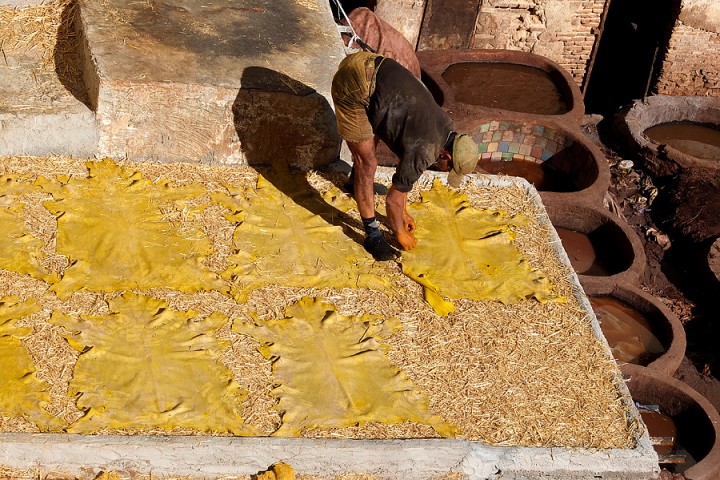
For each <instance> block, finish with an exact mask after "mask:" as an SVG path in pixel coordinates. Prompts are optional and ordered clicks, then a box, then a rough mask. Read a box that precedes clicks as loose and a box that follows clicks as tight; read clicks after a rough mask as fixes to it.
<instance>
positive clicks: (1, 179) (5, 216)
mask: <svg viewBox="0 0 720 480" xmlns="http://www.w3.org/2000/svg"><path fill="white" fill-rule="evenodd" d="M38 191H40V189H39V188H38V187H37V186H35V185H33V184H31V183H29V182H27V181H23V180H22V179H21V178H20V177H18V176H16V175H5V176H0V268H4V269H5V270H10V271H13V272H17V273H21V274H27V275H30V276H32V277H34V278H37V279H40V280H45V281H46V282H50V283H52V282H57V281H58V280H59V276H58V275H57V274H56V273H52V272H49V271H48V270H47V269H45V268H44V267H43V266H42V265H41V263H40V260H41V258H42V254H41V252H40V249H41V248H42V246H43V242H42V241H41V240H39V239H37V238H34V237H33V236H31V235H30V234H29V233H28V229H27V227H26V226H25V220H24V219H23V216H22V213H23V210H24V208H25V204H24V203H23V202H22V201H20V195H22V194H24V193H33V192H38Z"/></svg>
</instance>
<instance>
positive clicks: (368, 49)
mask: <svg viewBox="0 0 720 480" xmlns="http://www.w3.org/2000/svg"><path fill="white" fill-rule="evenodd" d="M333 2H334V3H335V6H336V7H337V8H338V11H339V12H340V13H341V14H342V16H343V17H345V21H346V22H347V25H338V27H337V28H338V32H340V36H341V37H342V35H343V33H345V34H350V33H352V36H351V37H350V41H349V42H348V44H347V48H348V49H350V50H354V49H353V48H352V44H353V42H355V43H357V44H358V45H359V46H360V48H361V49H363V50H365V51H366V52H372V53H377V51H375V49H374V48H372V47H371V46H370V45H368V44H367V43H365V42H363V40H362V38H360V36H359V35H358V34H357V32H356V31H355V29H354V28H353V27H352V22H351V21H350V18H348V16H347V14H346V13H345V10H344V9H343V7H342V5H340V0H333Z"/></svg>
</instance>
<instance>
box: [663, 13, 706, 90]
mask: <svg viewBox="0 0 720 480" xmlns="http://www.w3.org/2000/svg"><path fill="white" fill-rule="evenodd" d="M657 93H658V94H662V95H683V96H685V95H687V96H704V95H708V96H720V34H718V33H714V32H710V31H707V30H703V29H699V28H693V27H690V26H687V25H684V24H683V23H682V22H678V23H677V24H676V25H675V28H674V29H673V32H672V36H671V38H670V45H669V48H668V53H667V55H666V57H665V61H664V62H663V66H662V70H661V74H660V78H659V80H658V84H657Z"/></svg>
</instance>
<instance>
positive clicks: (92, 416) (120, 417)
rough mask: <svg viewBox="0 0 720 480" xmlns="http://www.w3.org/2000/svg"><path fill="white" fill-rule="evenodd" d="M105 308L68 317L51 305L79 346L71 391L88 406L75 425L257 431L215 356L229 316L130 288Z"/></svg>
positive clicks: (87, 429) (84, 429)
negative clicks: (206, 313)
mask: <svg viewBox="0 0 720 480" xmlns="http://www.w3.org/2000/svg"><path fill="white" fill-rule="evenodd" d="M108 305H109V308H110V314H109V315H108V316H102V317H100V316H82V317H81V318H75V317H71V316H68V315H65V314H62V313H60V312H57V311H55V312H53V315H52V318H51V322H52V323H54V324H56V325H61V326H63V327H65V328H66V329H68V330H69V331H70V332H71V333H68V334H66V335H65V338H66V339H67V340H68V343H70V345H71V346H72V347H73V348H74V349H75V350H77V351H79V352H81V354H80V356H79V358H78V361H77V364H76V365H75V370H74V375H73V378H72V380H71V381H70V385H69V389H68V393H69V395H71V396H76V397H78V400H77V406H78V408H80V409H81V410H85V411H86V414H85V416H83V417H82V418H80V419H79V420H77V421H76V422H75V423H73V424H71V425H70V426H69V427H68V432H71V433H96V432H98V431H101V430H104V429H122V430H135V429H137V430H143V431H145V430H150V429H164V430H173V429H193V430H197V431H201V432H211V433H231V434H234V435H253V434H255V431H254V429H253V428H252V427H249V426H248V425H246V424H245V423H243V420H242V417H241V415H240V410H241V402H242V401H243V399H244V398H245V397H246V392H245V391H244V390H243V389H242V388H241V387H240V386H239V385H238V384H237V383H236V382H235V381H234V380H233V377H232V373H231V372H230V371H229V370H228V369H227V368H226V367H224V366H223V364H222V363H220V362H219V360H218V355H219V352H220V351H222V349H224V348H225V347H227V345H228V343H227V342H224V341H219V340H216V339H214V338H213V336H212V335H213V333H214V332H215V331H216V330H217V329H218V328H220V327H222V326H223V325H224V324H226V323H227V321H228V320H227V318H226V317H224V316H223V315H220V314H214V315H211V316H210V317H208V318H205V319H203V320H199V319H197V318H196V317H197V315H196V314H195V313H194V312H192V311H189V312H176V311H172V310H170V309H169V308H168V305H167V303H166V302H165V301H163V300H158V299H154V298H150V297H145V296H140V295H137V294H134V293H131V292H128V293H125V294H124V295H123V296H120V297H116V298H114V299H112V300H110V301H109V302H108Z"/></svg>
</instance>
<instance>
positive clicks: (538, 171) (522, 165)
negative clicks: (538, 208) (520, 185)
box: [478, 159, 577, 192]
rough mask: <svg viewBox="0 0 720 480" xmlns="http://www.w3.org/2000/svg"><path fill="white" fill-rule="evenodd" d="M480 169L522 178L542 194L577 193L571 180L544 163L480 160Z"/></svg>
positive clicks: (492, 173)
mask: <svg viewBox="0 0 720 480" xmlns="http://www.w3.org/2000/svg"><path fill="white" fill-rule="evenodd" d="M478 167H479V168H481V169H483V170H485V171H486V172H487V173H489V174H491V175H500V174H502V175H512V176H513V177H522V178H524V179H525V180H527V181H528V182H530V183H532V184H533V185H535V188H536V189H537V190H538V191H541V192H575V191H577V187H576V186H575V184H574V183H573V182H572V181H571V180H570V178H569V177H568V176H567V175H565V174H564V173H562V172H560V171H559V170H556V169H553V168H550V167H548V166H546V165H545V162H543V163H537V162H531V161H529V160H512V161H501V162H493V161H492V160H489V159H485V160H480V162H479V163H478Z"/></svg>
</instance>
